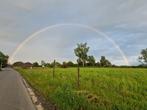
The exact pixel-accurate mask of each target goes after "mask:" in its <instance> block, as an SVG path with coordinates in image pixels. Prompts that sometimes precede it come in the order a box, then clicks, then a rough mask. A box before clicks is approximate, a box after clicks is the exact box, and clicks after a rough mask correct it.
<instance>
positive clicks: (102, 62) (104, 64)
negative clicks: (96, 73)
mask: <svg viewBox="0 0 147 110" xmlns="http://www.w3.org/2000/svg"><path fill="white" fill-rule="evenodd" d="M100 65H101V66H102V67H110V66H111V62H110V61H109V60H107V59H106V58H105V56H101V59H100Z"/></svg>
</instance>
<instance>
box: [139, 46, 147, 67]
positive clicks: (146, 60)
mask: <svg viewBox="0 0 147 110" xmlns="http://www.w3.org/2000/svg"><path fill="white" fill-rule="evenodd" d="M138 59H139V61H140V62H141V63H142V64H144V65H147V48H146V49H142V51H141V53H140V56H139V58H138Z"/></svg>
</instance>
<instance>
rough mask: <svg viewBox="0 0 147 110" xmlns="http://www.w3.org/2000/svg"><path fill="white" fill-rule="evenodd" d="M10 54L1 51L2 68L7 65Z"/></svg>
mask: <svg viewBox="0 0 147 110" xmlns="http://www.w3.org/2000/svg"><path fill="white" fill-rule="evenodd" d="M8 58H9V56H7V55H4V54H3V53H2V52H0V70H1V68H2V67H6V66H7V63H8Z"/></svg>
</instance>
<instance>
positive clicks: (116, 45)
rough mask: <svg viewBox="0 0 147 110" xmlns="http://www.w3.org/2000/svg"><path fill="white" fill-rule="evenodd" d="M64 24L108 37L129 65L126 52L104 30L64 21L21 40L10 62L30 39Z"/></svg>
mask: <svg viewBox="0 0 147 110" xmlns="http://www.w3.org/2000/svg"><path fill="white" fill-rule="evenodd" d="M62 26H77V27H80V28H85V29H88V30H91V31H93V32H95V33H97V34H98V35H101V36H103V37H104V38H106V39H107V40H108V41H109V42H110V43H112V44H113V46H114V47H115V48H116V49H117V51H118V52H119V53H120V55H121V56H122V58H123V60H124V63H125V64H126V65H129V61H128V59H127V57H126V55H125V54H124V52H123V51H122V49H121V48H120V47H119V45H118V44H117V43H116V42H115V41H114V40H113V39H111V38H110V37H109V36H108V35H107V34H105V33H103V32H102V31H99V30H97V29H95V28H94V27H90V26H88V25H84V24H75V23H64V24H55V25H51V26H47V27H45V28H43V29H41V30H39V31H36V32H35V33H33V34H31V35H30V36H28V37H27V38H26V39H25V40H24V41H23V42H21V43H20V44H19V45H18V46H17V48H16V49H15V50H14V52H13V53H12V55H11V56H10V58H9V63H10V64H12V62H13V60H14V57H15V56H16V54H17V53H18V52H19V50H21V49H22V48H23V47H24V46H25V44H26V43H27V42H29V41H31V40H32V39H33V38H35V37H36V36H37V35H38V34H40V33H43V32H45V31H47V30H49V29H53V28H57V27H62Z"/></svg>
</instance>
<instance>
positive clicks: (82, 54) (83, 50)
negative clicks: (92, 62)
mask: <svg viewBox="0 0 147 110" xmlns="http://www.w3.org/2000/svg"><path fill="white" fill-rule="evenodd" d="M88 51H89V47H87V43H80V44H77V48H76V49H74V52H75V55H76V56H77V57H78V60H79V61H81V62H82V64H83V67H84V66H85V63H86V61H87V58H88V55H87V53H88Z"/></svg>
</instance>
